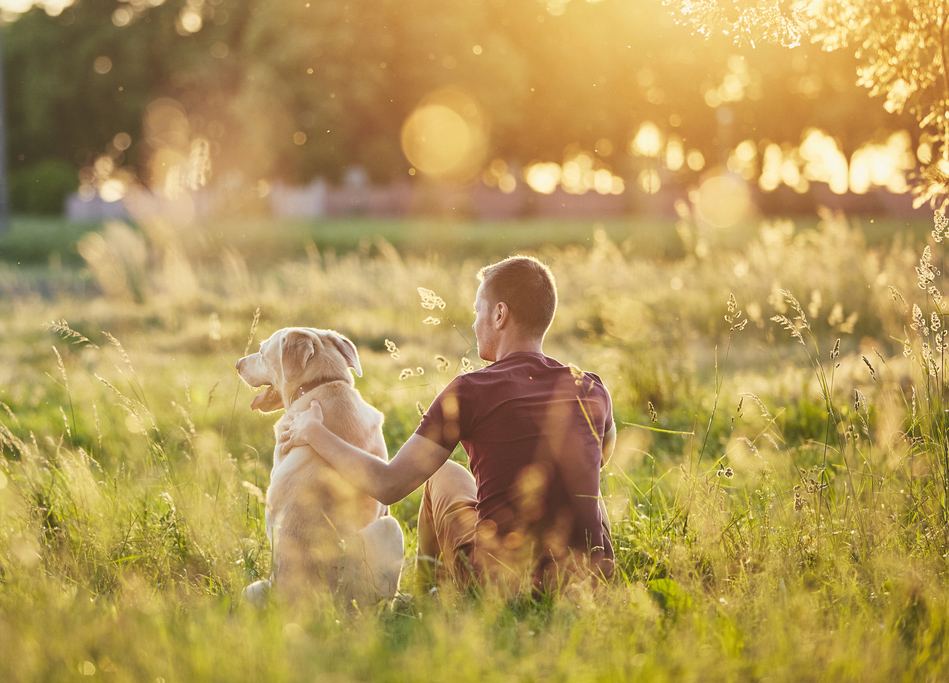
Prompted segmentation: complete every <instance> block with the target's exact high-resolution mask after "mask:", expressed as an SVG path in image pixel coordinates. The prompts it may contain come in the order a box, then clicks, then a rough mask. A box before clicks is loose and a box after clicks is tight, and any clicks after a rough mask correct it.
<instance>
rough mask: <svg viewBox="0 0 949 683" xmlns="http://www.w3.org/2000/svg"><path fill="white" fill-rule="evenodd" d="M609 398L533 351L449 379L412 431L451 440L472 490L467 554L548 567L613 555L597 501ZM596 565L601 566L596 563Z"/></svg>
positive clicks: (587, 379)
mask: <svg viewBox="0 0 949 683" xmlns="http://www.w3.org/2000/svg"><path fill="white" fill-rule="evenodd" d="M611 426H612V410H611V404H610V398H609V394H608V392H607V391H606V389H605V388H604V387H603V384H602V382H601V381H600V380H599V378H598V377H596V375H592V374H589V373H580V372H579V371H576V370H575V369H574V370H573V371H572V370H571V368H568V367H565V366H563V365H562V364H560V363H559V362H557V361H555V360H553V359H552V358H548V357H547V356H544V355H543V354H540V353H529V352H520V353H513V354H510V355H508V356H506V357H505V358H503V359H502V360H500V361H498V362H496V363H494V364H493V365H490V366H488V367H487V368H484V369H483V370H479V371H477V372H473V373H470V374H467V375H462V376H460V377H457V378H456V379H455V380H454V381H453V382H452V383H451V384H450V385H449V386H448V387H447V388H446V389H445V391H443V392H442V394H440V396H439V397H438V399H436V400H435V402H434V403H433V404H432V407H431V408H430V409H429V411H428V412H427V413H426V415H425V417H424V418H423V420H422V424H421V426H420V427H419V430H418V432H417V433H418V434H421V435H422V436H425V437H426V438H429V439H431V440H432V441H435V442H437V443H440V444H441V445H442V446H444V447H445V448H447V449H448V450H452V449H453V448H454V447H455V445H456V444H457V443H458V442H459V441H460V442H461V443H462V445H463V446H464V448H465V450H466V452H467V453H468V455H469V458H470V461H471V471H472V474H473V475H474V478H475V482H476V484H477V492H478V493H477V512H478V528H477V536H476V539H477V540H476V542H475V546H476V547H475V552H476V554H479V555H484V554H487V555H491V556H494V557H495V558H497V559H499V560H501V561H502V562H503V563H504V564H506V565H511V564H515V565H518V566H522V567H523V566H525V563H526V564H527V565H530V566H532V568H533V572H534V573H535V575H536V573H537V572H545V571H549V570H550V568H551V565H553V567H554V568H556V567H558V566H562V565H565V564H567V563H568V562H573V561H575V560H577V559H578V556H580V557H582V558H586V557H587V556H588V555H589V556H590V559H592V560H593V562H594V564H595V565H596V566H598V567H603V566H604V564H609V563H611V561H612V559H613V552H612V547H611V545H610V541H609V537H608V535H606V534H605V533H604V531H603V520H602V517H601V510H600V507H599V503H598V496H599V471H600V465H601V463H602V443H603V439H604V435H605V434H606V432H607V431H608V430H609V429H610V427H611ZM604 561H605V562H604Z"/></svg>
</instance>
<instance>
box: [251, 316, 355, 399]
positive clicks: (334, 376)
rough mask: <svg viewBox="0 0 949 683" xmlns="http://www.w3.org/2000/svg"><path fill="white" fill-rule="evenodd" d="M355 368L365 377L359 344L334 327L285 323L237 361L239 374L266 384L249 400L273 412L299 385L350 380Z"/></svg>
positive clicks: (252, 381)
mask: <svg viewBox="0 0 949 683" xmlns="http://www.w3.org/2000/svg"><path fill="white" fill-rule="evenodd" d="M349 368H352V369H353V370H354V371H355V372H356V375H357V376H359V377H362V368H361V367H360V366H359V356H358V355H357V354H356V346H355V345H354V344H353V343H352V342H351V341H349V340H348V339H347V338H346V337H344V336H343V335H341V334H337V333H336V332H333V331H332V330H315V329H313V328H310V327H286V328H284V329H282V330H278V331H276V332H274V333H273V335H272V336H271V337H270V339H268V340H266V341H265V342H263V343H262V344H261V345H260V351H258V352H257V353H252V354H251V355H249V356H245V357H244V358H241V359H240V360H239V361H237V374H239V375H240V376H241V379H243V380H244V381H245V382H247V384H249V385H250V386H252V387H254V388H255V389H256V388H259V387H263V386H265V387H267V390H266V391H264V392H263V393H262V394H258V395H257V396H256V397H255V398H254V400H253V402H252V403H251V404H250V407H251V409H252V410H259V411H260V412H262V413H271V412H273V411H275V410H280V409H281V408H286V407H287V406H289V405H290V403H291V400H292V397H293V395H294V393H295V392H296V391H297V389H299V388H300V387H302V386H304V385H307V384H311V383H314V382H332V381H335V380H341V379H342V380H347V381H348V382H349V383H350V384H352V382H353V378H352V375H350V374H349Z"/></svg>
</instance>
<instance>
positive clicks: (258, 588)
mask: <svg viewBox="0 0 949 683" xmlns="http://www.w3.org/2000/svg"><path fill="white" fill-rule="evenodd" d="M243 595H244V600H245V601H246V602H249V603H250V604H251V605H253V606H254V607H256V608H257V609H267V602H268V601H269V599H270V581H268V580H267V579H262V580H260V581H254V583H252V584H250V585H249V586H248V587H247V588H245V589H244V593H243Z"/></svg>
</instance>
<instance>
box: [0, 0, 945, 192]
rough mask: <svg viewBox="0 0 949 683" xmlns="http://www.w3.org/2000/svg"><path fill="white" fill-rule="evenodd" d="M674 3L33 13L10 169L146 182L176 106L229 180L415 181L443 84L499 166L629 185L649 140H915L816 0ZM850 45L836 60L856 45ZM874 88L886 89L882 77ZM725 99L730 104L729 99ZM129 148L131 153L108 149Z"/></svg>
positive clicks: (344, 4) (18, 70) (19, 51)
mask: <svg viewBox="0 0 949 683" xmlns="http://www.w3.org/2000/svg"><path fill="white" fill-rule="evenodd" d="M875 3H876V4H877V5H880V6H881V7H883V6H886V5H888V4H890V3H887V2H883V0H875ZM156 4H157V6H153V5H156ZM666 4H667V5H670V6H672V7H671V8H672V9H673V10H675V11H674V12H672V13H670V12H669V11H668V10H669V8H668V7H664V6H663V4H662V3H660V2H659V0H652V1H650V2H630V1H628V0H600V1H599V2H584V1H581V0H544V2H539V1H537V0H517V1H515V0H485V2H480V3H472V2H470V1H469V0H413V1H412V2H407V1H401V2H399V1H396V0H379V1H378V2H374V3H365V2H358V1H357V0H340V2H324V1H322V0H321V1H316V0H311V1H309V2H307V1H306V0H299V1H296V0H295V1H294V2H290V3H288V2H281V3H267V2H262V1H261V0H204V1H203V2H202V1H201V0H189V1H188V2H186V1H185V0H166V1H165V2H164V3H161V4H158V3H154V2H153V3H147V2H135V3H132V2H126V1H125V0H77V2H76V4H74V5H73V6H72V7H70V8H67V9H66V10H65V11H64V12H63V13H62V14H61V15H60V16H58V17H51V16H48V15H47V14H45V13H44V12H42V11H41V10H39V9H34V10H32V11H31V12H29V13H27V14H25V15H23V16H22V17H21V18H19V19H18V20H17V21H15V22H13V23H12V24H9V25H7V26H6V27H4V29H3V30H4V49H5V61H6V64H7V68H8V72H9V77H8V89H9V92H8V102H9V103H10V108H11V110H10V116H9V119H10V136H9V137H10V145H9V147H10V149H9V155H10V163H11V168H12V169H13V171H14V172H16V171H17V170H18V169H19V170H25V169H26V168H28V167H29V166H30V165H32V164H35V163H38V162H41V161H44V160H51V159H57V160H63V161H66V162H67V163H70V164H73V165H74V166H75V167H77V168H81V167H84V166H89V165H90V164H94V163H95V161H96V159H97V158H99V157H100V156H101V155H103V154H106V153H107V154H110V155H111V156H110V158H111V160H112V162H114V163H116V164H125V165H129V166H131V167H133V168H135V169H137V171H138V173H139V175H140V176H141V177H142V178H143V179H146V180H147V179H148V178H149V177H150V174H151V173H152V172H151V171H150V170H149V168H148V163H149V162H148V160H149V159H150V158H152V157H153V156H154V153H155V145H154V144H153V143H154V140H151V141H150V139H149V135H148V132H147V131H145V130H143V128H142V119H143V115H144V112H145V111H146V108H147V105H148V103H149V102H151V101H153V100H155V99H157V98H159V97H167V98H172V99H174V100H175V101H177V102H179V103H180V104H181V106H182V107H183V109H184V111H185V112H186V113H187V115H188V122H189V129H188V131H189V132H188V134H189V135H191V136H193V137H197V136H201V137H202V138H204V139H206V140H208V142H209V144H210V150H211V156H212V158H213V163H214V169H215V176H216V178H217V179H218V181H223V180H224V179H228V178H230V179H233V180H234V182H244V183H254V182H256V181H257V179H270V178H282V179H286V180H288V181H295V182H305V181H307V180H309V179H311V178H314V177H318V176H319V177H328V178H332V179H338V178H340V177H342V175H343V174H344V173H345V171H346V169H347V168H351V167H352V166H360V167H362V168H364V169H366V170H367V171H368V173H369V174H370V176H372V177H374V178H376V179H379V180H391V179H394V178H400V177H405V175H406V173H407V172H408V170H409V163H408V161H407V160H406V159H405V157H404V156H403V154H402V150H401V148H400V137H399V136H400V130H401V126H402V124H403V122H404V121H405V119H406V117H407V116H408V115H409V114H410V113H411V112H412V111H413V109H414V108H415V107H416V106H417V105H418V104H419V102H420V101H422V100H423V98H425V97H426V96H427V95H428V94H430V93H431V92H433V91H436V90H438V89H440V88H444V87H447V86H451V87H457V88H461V89H463V90H464V91H465V92H466V93H468V94H469V95H470V97H471V98H472V99H473V100H474V101H475V102H477V103H478V105H479V106H480V107H481V109H482V110H483V114H484V119H485V121H486V125H487V126H488V128H489V149H488V150H487V157H486V159H487V161H490V160H491V159H493V158H502V159H505V160H506V161H508V162H509V163H513V164H515V165H517V164H520V165H525V164H529V163H531V162H533V161H556V162H560V161H562V160H563V159H564V155H565V154H567V153H568V152H569V150H571V149H584V150H591V151H592V150H597V152H596V153H597V155H598V161H597V163H599V164H603V165H605V166H607V167H610V168H612V169H613V170H614V171H616V172H617V173H624V172H625V171H627V170H628V167H629V166H630V165H631V164H634V163H635V160H632V159H631V158H630V156H629V155H628V154H626V151H627V147H628V144H629V142H630V140H631V139H632V138H633V136H634V135H635V134H636V132H637V130H639V128H640V126H642V125H643V124H644V123H645V122H651V123H653V124H655V125H656V126H657V127H658V129H659V130H660V131H662V133H663V134H664V135H668V136H675V137H676V138H677V139H680V140H682V143H683V144H684V145H685V146H686V147H687V148H690V149H695V150H698V151H699V152H700V153H701V154H702V155H703V156H704V158H706V159H708V160H709V161H710V162H718V161H722V160H724V159H725V158H726V157H727V155H728V152H729V149H730V148H731V147H733V146H734V145H735V144H736V143H737V142H739V141H741V140H745V139H752V140H754V141H764V142H775V143H778V144H790V145H796V144H799V143H800V141H801V135H802V131H803V130H804V129H806V128H808V127H820V128H823V129H824V130H827V131H828V132H830V133H831V134H832V135H834V136H836V137H837V138H838V139H839V140H840V144H841V146H842V148H843V149H844V150H845V151H849V152H852V151H853V150H854V149H856V148H857V147H859V146H860V145H861V144H862V143H863V142H865V141H866V140H869V139H873V138H875V137H878V136H880V135H881V134H883V132H887V131H892V130H893V129H895V128H899V127H901V126H903V125H905V121H903V120H901V118H900V116H899V112H900V111H901V108H900V107H895V106H891V107H890V110H891V111H886V110H884V109H883V108H880V109H879V110H874V109H871V110H867V108H866V106H865V95H862V94H861V91H860V89H859V87H858V86H857V85H856V84H855V82H854V81H855V79H854V76H853V74H854V71H855V69H856V68H857V66H858V63H859V64H861V65H864V64H865V63H868V62H866V60H867V59H868V58H867V57H866V55H865V54H864V53H863V52H857V53H856V55H857V56H856V59H859V60H863V61H862V62H857V61H855V57H854V54H853V53H848V52H845V51H843V50H841V51H838V53H837V54H827V53H826V52H823V51H822V50H821V46H820V45H814V44H809V43H808V41H806V40H800V39H801V37H802V36H804V35H805V29H806V28H807V29H808V30H810V28H809V27H811V26H812V25H813V22H814V21H815V18H814V16H812V15H810V14H808V15H807V16H806V17H804V15H803V14H802V10H801V4H802V3H799V2H787V1H786V0H783V1H781V2H778V1H777V0H775V1H774V2H773V3H770V4H769V3H767V2H758V3H756V5H755V7H758V8H760V9H759V11H758V12H757V13H755V12H750V13H749V12H748V11H747V10H742V11H740V12H738V10H736V9H735V8H739V7H740V6H741V5H742V3H738V2H725V1H724V0H723V1H722V2H713V1H711V0H707V1H696V2H678V3H676V2H673V0H666ZM868 4H874V3H868ZM897 4H901V3H897ZM848 6H849V4H848ZM854 6H856V4H854ZM881 11H882V10H881ZM736 12H737V13H736ZM827 12H828V13H827V17H826V21H825V28H826V31H827V35H828V38H827V41H830V37H829V36H830V35H831V27H832V24H831V22H830V18H831V14H830V10H827ZM835 16H836V15H835ZM683 17H685V18H686V20H685V21H683ZM802 17H803V18H802ZM804 18H806V19H807V21H808V22H812V23H809V24H805V23H803V22H804ZM674 19H678V20H679V21H680V23H684V24H685V25H679V24H677V23H676V21H675V20H674ZM839 20H840V21H841V22H844V21H846V20H848V18H847V17H846V16H845V15H843V14H840V15H839ZM874 21H875V20H874ZM871 23H872V22H871ZM720 25H727V26H728V27H729V28H727V30H726V31H722V30H714V27H715V26H720ZM696 27H699V28H703V27H705V28H703V31H702V32H703V33H705V34H706V35H707V40H701V39H697V38H696V37H695V36H694V35H692V31H693V30H695V29H696ZM707 27H712V28H707ZM833 35H836V36H838V38H837V40H838V42H839V43H840V45H841V46H843V45H844V44H845V40H844V39H845V38H846V39H847V40H857V38H858V36H857V34H856V33H850V34H847V35H846V36H844V35H843V34H838V33H833ZM926 35H929V34H926ZM736 37H737V38H739V39H740V40H739V43H741V44H740V45H737V46H736V44H735V38H736ZM861 41H863V42H861V43H860V44H861V45H863V44H864V42H865V40H864V39H861ZM796 42H801V43H802V44H801V45H800V46H799V47H797V48H795V49H793V50H787V49H783V48H781V47H779V46H776V45H775V44H774V43H777V44H779V45H790V44H794V43H796ZM752 44H754V46H755V47H754V48H752V47H751V45H752ZM846 44H847V45H850V43H846ZM828 45H830V43H829V42H825V43H824V45H823V46H824V47H827V46H828ZM880 49H881V48H877V47H874V46H873V45H871V46H870V47H868V48H866V50H868V51H870V52H873V51H875V52H873V54H877V53H878V52H879V51H880ZM921 49H922V48H921ZM867 54H869V52H868V53H867ZM922 54H923V53H922V52H920V55H922ZM103 58H105V59H106V60H107V61H105V62H104V61H103ZM736 60H737V61H736ZM105 66H108V68H105ZM736 69H738V71H737V72H736ZM739 72H740V73H739ZM861 73H863V72H861ZM736 78H737V79H739V80H740V84H739V86H735V87H732V86H734V83H735V79H736ZM865 78H870V79H876V81H879V82H881V83H882V82H883V81H882V78H883V76H882V75H880V74H878V73H877V72H876V71H872V70H871V71H867V72H866V74H865ZM927 83H928V82H927ZM723 84H724V85H728V84H731V85H729V87H731V88H732V89H731V90H730V91H729V92H731V93H732V95H733V96H731V95H730V96H729V99H727V101H725V100H721V99H720V98H718V99H716V96H715V95H714V92H715V91H716V89H718V90H721V88H722V87H723ZM920 87H922V86H920ZM929 87H930V86H929V85H926V88H929ZM736 88H737V89H736ZM915 92H916V91H914V93H915ZM918 92H919V96H920V97H930V95H929V94H928V93H929V92H930V90H929V89H925V90H922V89H921V90H919V91H918ZM710 93H712V94H710ZM887 94H889V90H887ZM914 96H915V95H914ZM913 106H915V105H913ZM915 112H916V109H912V112H911V113H915ZM120 132H123V133H127V134H128V135H129V136H130V138H131V140H132V144H131V146H130V147H129V149H127V150H116V149H114V148H113V147H114V145H113V140H114V138H115V135H116V134H117V133H120ZM604 142H605V143H606V144H604ZM110 145H112V147H110ZM110 163H111V162H110ZM681 173H682V174H685V176H688V174H689V173H693V174H694V173H696V171H694V170H690V169H688V168H684V169H683V170H682V171H681ZM683 180H685V181H688V177H685V178H683Z"/></svg>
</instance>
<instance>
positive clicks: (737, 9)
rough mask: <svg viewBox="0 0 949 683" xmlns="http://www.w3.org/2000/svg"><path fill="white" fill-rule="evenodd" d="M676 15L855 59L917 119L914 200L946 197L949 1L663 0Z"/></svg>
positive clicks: (706, 29) (700, 27) (705, 30)
mask: <svg viewBox="0 0 949 683" xmlns="http://www.w3.org/2000/svg"><path fill="white" fill-rule="evenodd" d="M663 4H664V5H665V6H667V7H669V8H670V10H671V11H672V13H673V15H674V16H675V17H676V21H677V22H680V23H683V24H685V25H687V26H689V27H691V28H692V29H693V30H695V31H697V32H698V33H700V34H702V35H704V36H711V35H714V34H717V33H721V34H724V35H726V36H730V37H731V38H732V39H733V40H734V41H735V43H736V44H738V45H746V44H747V45H750V46H752V47H755V46H757V45H759V44H761V43H772V44H778V45H783V46H785V47H788V48H796V47H799V46H801V45H802V43H804V42H813V43H816V44H819V45H820V47H821V49H823V50H825V51H827V52H832V51H836V50H846V51H849V52H852V53H853V56H854V57H855V59H856V65H857V66H856V76H857V83H858V84H859V85H860V86H863V87H865V88H867V89H868V90H869V91H870V96H871V97H882V98H883V107H884V109H885V110H886V111H887V112H890V113H893V114H902V113H903V112H907V113H909V114H910V115H911V116H912V117H913V118H914V119H915V120H916V122H917V123H918V125H919V127H920V129H921V131H922V133H921V136H920V138H921V139H920V143H921V152H920V159H921V161H922V164H923V167H922V169H921V170H920V172H919V173H918V174H917V176H916V178H915V179H914V180H915V182H914V186H913V193H914V195H915V196H916V199H915V205H916V206H917V207H919V206H922V205H923V204H926V203H927V202H928V203H929V204H930V205H931V206H933V207H934V208H935V207H938V208H943V209H944V208H945V207H946V205H947V203H949V68H947V66H949V35H947V28H949V4H947V3H946V2H943V1H942V0H815V1H813V2H805V1H804V0H759V1H757V2H742V1H740V0H663Z"/></svg>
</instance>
